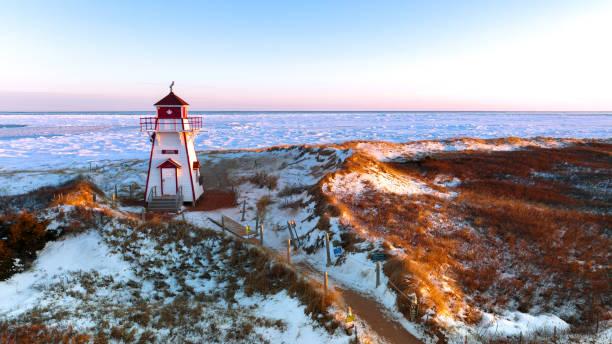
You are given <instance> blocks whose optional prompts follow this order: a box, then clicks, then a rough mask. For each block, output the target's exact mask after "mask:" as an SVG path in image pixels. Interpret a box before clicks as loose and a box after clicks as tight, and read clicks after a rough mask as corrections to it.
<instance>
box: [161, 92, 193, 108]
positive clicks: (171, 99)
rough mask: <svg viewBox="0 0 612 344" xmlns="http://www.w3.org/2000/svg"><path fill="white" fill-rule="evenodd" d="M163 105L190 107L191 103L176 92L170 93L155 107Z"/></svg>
mask: <svg viewBox="0 0 612 344" xmlns="http://www.w3.org/2000/svg"><path fill="white" fill-rule="evenodd" d="M163 105H189V103H187V102H186V101H184V100H183V99H181V97H179V96H177V95H176V94H174V92H172V91H170V93H168V95H167V96H165V97H163V98H162V99H161V100H160V101H158V102H157V103H155V106H163Z"/></svg>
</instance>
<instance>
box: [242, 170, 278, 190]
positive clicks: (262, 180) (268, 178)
mask: <svg viewBox="0 0 612 344" xmlns="http://www.w3.org/2000/svg"><path fill="white" fill-rule="evenodd" d="M248 181H249V182H251V183H253V184H255V185H257V186H258V187H260V188H264V187H266V188H268V189H270V190H274V189H276V187H277V185H278V176H275V175H271V174H268V173H266V172H257V173H255V174H254V175H252V176H251V177H249V178H248Z"/></svg>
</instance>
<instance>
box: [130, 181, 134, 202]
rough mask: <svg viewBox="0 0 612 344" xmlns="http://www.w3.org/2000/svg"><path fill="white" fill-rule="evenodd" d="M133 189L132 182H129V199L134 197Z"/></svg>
mask: <svg viewBox="0 0 612 344" xmlns="http://www.w3.org/2000/svg"><path fill="white" fill-rule="evenodd" d="M133 196H134V190H133V188H132V184H130V199H132V198H134V197H133Z"/></svg>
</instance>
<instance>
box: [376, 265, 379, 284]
mask: <svg viewBox="0 0 612 344" xmlns="http://www.w3.org/2000/svg"><path fill="white" fill-rule="evenodd" d="M379 285H380V262H376V288H378V286H379Z"/></svg>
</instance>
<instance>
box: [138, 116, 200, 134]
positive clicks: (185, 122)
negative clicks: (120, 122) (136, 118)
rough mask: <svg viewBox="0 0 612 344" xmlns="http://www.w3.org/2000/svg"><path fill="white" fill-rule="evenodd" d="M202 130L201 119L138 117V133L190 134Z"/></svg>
mask: <svg viewBox="0 0 612 344" xmlns="http://www.w3.org/2000/svg"><path fill="white" fill-rule="evenodd" d="M201 129H202V117H187V118H159V117H140V131H158V132H164V131H167V132H183V131H186V132H190V131H199V130H201Z"/></svg>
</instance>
